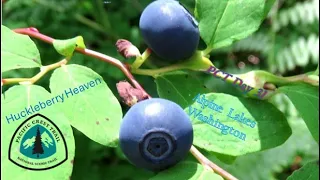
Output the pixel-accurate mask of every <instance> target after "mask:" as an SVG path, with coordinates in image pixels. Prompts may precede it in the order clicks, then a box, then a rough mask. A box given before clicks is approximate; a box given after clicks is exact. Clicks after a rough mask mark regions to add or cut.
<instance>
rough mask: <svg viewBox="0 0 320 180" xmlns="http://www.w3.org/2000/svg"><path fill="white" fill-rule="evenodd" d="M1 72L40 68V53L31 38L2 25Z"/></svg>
mask: <svg viewBox="0 0 320 180" xmlns="http://www.w3.org/2000/svg"><path fill="white" fill-rule="evenodd" d="M1 36H2V39H1V62H2V67H1V72H2V73H3V72H5V71H9V70H12V69H20V68H33V67H40V66H41V60H40V54H39V51H38V49H37V47H36V45H35V44H34V42H33V41H32V40H31V39H30V37H29V36H26V35H21V34H17V33H15V32H13V31H12V30H10V29H9V28H7V27H5V26H3V25H1Z"/></svg>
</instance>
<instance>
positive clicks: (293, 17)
mask: <svg viewBox="0 0 320 180" xmlns="http://www.w3.org/2000/svg"><path fill="white" fill-rule="evenodd" d="M316 21H319V0H313V1H306V2H303V3H301V2H298V3H297V4H296V5H295V6H294V7H292V8H289V9H286V10H282V11H280V12H279V15H278V18H276V19H275V20H274V22H273V25H274V26H273V28H274V30H275V31H279V30H280V29H281V28H282V27H286V26H287V25H289V23H290V24H292V25H295V26H296V25H300V24H312V23H314V22H316Z"/></svg>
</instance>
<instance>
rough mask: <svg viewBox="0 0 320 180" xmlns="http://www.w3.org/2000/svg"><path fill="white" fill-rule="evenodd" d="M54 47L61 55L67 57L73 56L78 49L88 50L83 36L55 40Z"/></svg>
mask: <svg viewBox="0 0 320 180" xmlns="http://www.w3.org/2000/svg"><path fill="white" fill-rule="evenodd" d="M53 46H54V48H55V49H56V50H57V52H58V53H59V54H61V55H63V56H66V57H70V56H72V54H73V52H74V50H75V49H76V48H82V49H84V48H86V46H85V44H84V41H83V37H82V36H77V37H75V38H72V39H67V40H54V41H53Z"/></svg>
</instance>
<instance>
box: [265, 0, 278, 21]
mask: <svg viewBox="0 0 320 180" xmlns="http://www.w3.org/2000/svg"><path fill="white" fill-rule="evenodd" d="M275 1H276V0H266V3H265V7H264V18H265V17H267V16H268V14H269V11H270V9H271V8H272V6H273V5H274V2H275Z"/></svg>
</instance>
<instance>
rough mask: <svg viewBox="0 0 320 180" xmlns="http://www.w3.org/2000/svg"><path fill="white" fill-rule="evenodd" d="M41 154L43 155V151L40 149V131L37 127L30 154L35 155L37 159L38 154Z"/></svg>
mask: <svg viewBox="0 0 320 180" xmlns="http://www.w3.org/2000/svg"><path fill="white" fill-rule="evenodd" d="M43 153H44V150H43V147H42V141H41V134H40V129H39V127H38V129H37V135H36V140H35V142H34V146H33V149H32V154H37V158H39V154H43Z"/></svg>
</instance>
